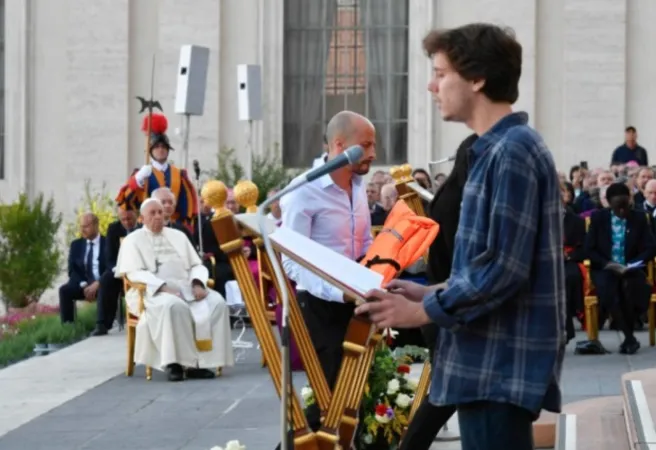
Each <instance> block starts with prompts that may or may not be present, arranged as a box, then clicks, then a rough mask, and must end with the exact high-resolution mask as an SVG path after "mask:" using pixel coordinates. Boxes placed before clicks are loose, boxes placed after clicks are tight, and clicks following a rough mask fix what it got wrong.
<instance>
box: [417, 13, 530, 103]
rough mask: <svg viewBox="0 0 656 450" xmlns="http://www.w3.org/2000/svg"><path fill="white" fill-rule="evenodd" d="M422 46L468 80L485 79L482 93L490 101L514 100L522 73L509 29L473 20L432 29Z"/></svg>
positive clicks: (517, 48) (518, 47) (517, 46)
mask: <svg viewBox="0 0 656 450" xmlns="http://www.w3.org/2000/svg"><path fill="white" fill-rule="evenodd" d="M423 47H424V50H425V51H426V54H427V55H428V56H429V57H433V56H434V55H435V54H437V53H443V54H444V55H445V56H446V57H447V59H448V60H449V62H450V63H451V66H452V67H453V68H454V70H455V71H456V72H458V74H460V76H461V77H463V78H464V79H465V80H467V81H478V80H485V85H484V86H483V89H482V92H483V94H485V95H486V96H487V97H488V98H489V99H490V100H491V101H493V102H497V103H501V102H508V103H511V104H513V103H515V102H516V101H517V98H518V97H519V78H520V77H521V75H522V46H521V44H520V43H519V42H517V39H516V38H515V34H514V32H513V31H512V29H510V28H501V27H498V26H496V25H491V24H487V23H472V24H469V25H464V26H461V27H458V28H451V29H448V30H433V31H431V32H430V33H428V34H427V35H426V37H425V38H424V41H423Z"/></svg>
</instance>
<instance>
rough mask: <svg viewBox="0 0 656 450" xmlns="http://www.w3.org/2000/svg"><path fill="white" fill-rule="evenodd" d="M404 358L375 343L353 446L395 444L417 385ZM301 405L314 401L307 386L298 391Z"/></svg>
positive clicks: (373, 448) (382, 449)
mask: <svg viewBox="0 0 656 450" xmlns="http://www.w3.org/2000/svg"><path fill="white" fill-rule="evenodd" d="M407 360H408V357H407V356H406V355H405V354H403V355H402V356H401V357H400V358H399V357H398V356H396V355H395V354H394V353H393V352H392V350H391V349H390V348H389V347H388V346H387V345H386V344H385V343H384V342H381V343H380V344H379V347H378V349H377V350H376V354H375V357H374V363H373V365H372V367H371V371H370V372H369V378H368V379H367V385H366V388H365V391H364V397H363V399H362V407H363V410H364V417H363V418H362V422H361V423H360V425H359V427H358V436H357V438H356V439H357V443H358V444H357V446H356V448H358V449H361V450H389V449H395V448H397V447H398V445H399V442H400V441H401V436H402V434H403V429H404V428H405V427H406V426H407V425H408V416H409V414H410V408H411V407H412V401H413V399H414V395H415V391H416V389H417V384H416V382H415V381H414V380H412V379H411V378H409V376H408V375H409V374H410V366H409V365H407V364H406V361H407ZM301 397H302V398H303V403H304V404H305V407H308V406H309V405H311V404H313V403H315V402H316V399H315V397H314V392H313V391H312V388H310V387H309V386H306V387H304V388H303V389H302V390H301Z"/></svg>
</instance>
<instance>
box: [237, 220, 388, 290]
mask: <svg viewBox="0 0 656 450" xmlns="http://www.w3.org/2000/svg"><path fill="white" fill-rule="evenodd" d="M235 217H236V219H237V221H238V222H239V223H241V224H242V225H243V226H245V227H246V228H249V229H251V230H254V231H256V232H257V233H258V234H259V233H260V229H259V222H258V219H257V215H256V214H252V213H251V214H249V213H246V214H238V215H237V216H235ZM265 220H266V228H267V231H268V232H269V237H270V238H271V241H272V242H273V243H274V244H275V245H277V246H279V247H280V248H281V249H280V250H281V252H282V253H283V254H286V255H290V254H291V255H296V256H298V257H300V258H301V259H303V260H304V261H305V262H306V263H307V264H309V265H311V266H312V267H313V268H314V269H315V271H316V272H317V273H318V274H320V273H321V272H323V273H324V274H325V275H327V276H329V277H332V278H333V279H335V280H337V281H339V282H340V283H342V284H343V285H345V286H348V287H349V288H350V289H352V290H353V291H354V292H355V293H357V294H359V295H364V294H365V293H366V292H368V291H369V290H371V289H377V288H380V287H381V285H382V283H383V276H382V275H381V274H379V273H377V272H374V271H372V270H369V269H367V268H366V267H364V266H362V265H360V264H358V263H357V262H355V261H353V260H351V259H349V258H347V257H345V256H343V255H340V254H339V253H337V252H335V251H334V250H332V249H330V248H328V247H324V246H323V245H321V244H319V243H317V242H315V241H313V240H312V239H310V238H308V237H306V236H303V235H302V234H299V233H297V232H295V231H294V230H292V229H290V228H285V227H284V226H282V227H278V226H276V224H275V222H274V221H272V220H270V219H265ZM292 259H294V258H293V257H292Z"/></svg>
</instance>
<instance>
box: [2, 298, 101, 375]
mask: <svg viewBox="0 0 656 450" xmlns="http://www.w3.org/2000/svg"><path fill="white" fill-rule="evenodd" d="M96 311H97V307H96V304H95V303H90V304H78V309H77V319H76V321H75V323H74V324H62V323H61V321H60V319H59V315H58V314H43V315H38V316H35V317H34V318H31V319H25V320H22V321H21V322H19V323H18V324H17V325H16V328H17V329H18V332H17V333H16V334H15V335H8V336H5V337H4V338H2V339H1V340H0V368H2V367H6V366H8V365H10V364H14V363H17V362H19V361H22V360H24V359H26V358H29V357H30V356H32V354H33V352H34V346H35V345H36V344H63V345H68V344H73V343H75V342H77V341H80V340H82V339H84V338H86V337H87V336H88V335H89V333H90V332H91V331H92V330H93V329H94V328H95V326H96Z"/></svg>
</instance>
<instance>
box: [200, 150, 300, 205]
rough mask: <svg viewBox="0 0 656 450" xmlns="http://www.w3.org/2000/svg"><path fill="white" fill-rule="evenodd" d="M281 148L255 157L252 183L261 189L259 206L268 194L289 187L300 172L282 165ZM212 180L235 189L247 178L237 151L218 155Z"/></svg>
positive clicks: (211, 174) (224, 151) (226, 151)
mask: <svg viewBox="0 0 656 450" xmlns="http://www.w3.org/2000/svg"><path fill="white" fill-rule="evenodd" d="M280 154H281V152H280V147H279V146H278V145H276V146H274V149H273V150H267V151H265V152H264V153H263V154H261V155H260V154H257V155H253V162H252V169H253V174H252V178H251V181H252V182H253V183H255V185H256V186H257V187H258V189H259V191H260V192H259V198H258V202H257V203H258V204H260V203H262V202H263V201H264V200H265V199H266V196H267V192H269V191H270V190H272V189H280V188H282V187H284V186H285V185H287V184H288V183H289V182H290V181H291V180H292V179H293V178H294V177H295V176H296V175H298V173H299V172H298V171H296V170H290V169H286V168H285V167H284V166H283V164H282V158H281V156H280ZM207 173H208V174H209V175H210V176H211V177H212V178H214V179H216V180H221V181H223V182H224V183H225V184H226V185H227V186H231V187H233V186H234V185H235V184H237V183H238V182H239V181H240V180H243V179H245V178H246V170H245V169H244V167H243V166H242V164H241V163H240V162H239V160H238V159H237V158H236V157H235V149H233V148H222V149H221V150H219V152H218V153H217V169H216V170H210V171H208V172H207Z"/></svg>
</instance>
